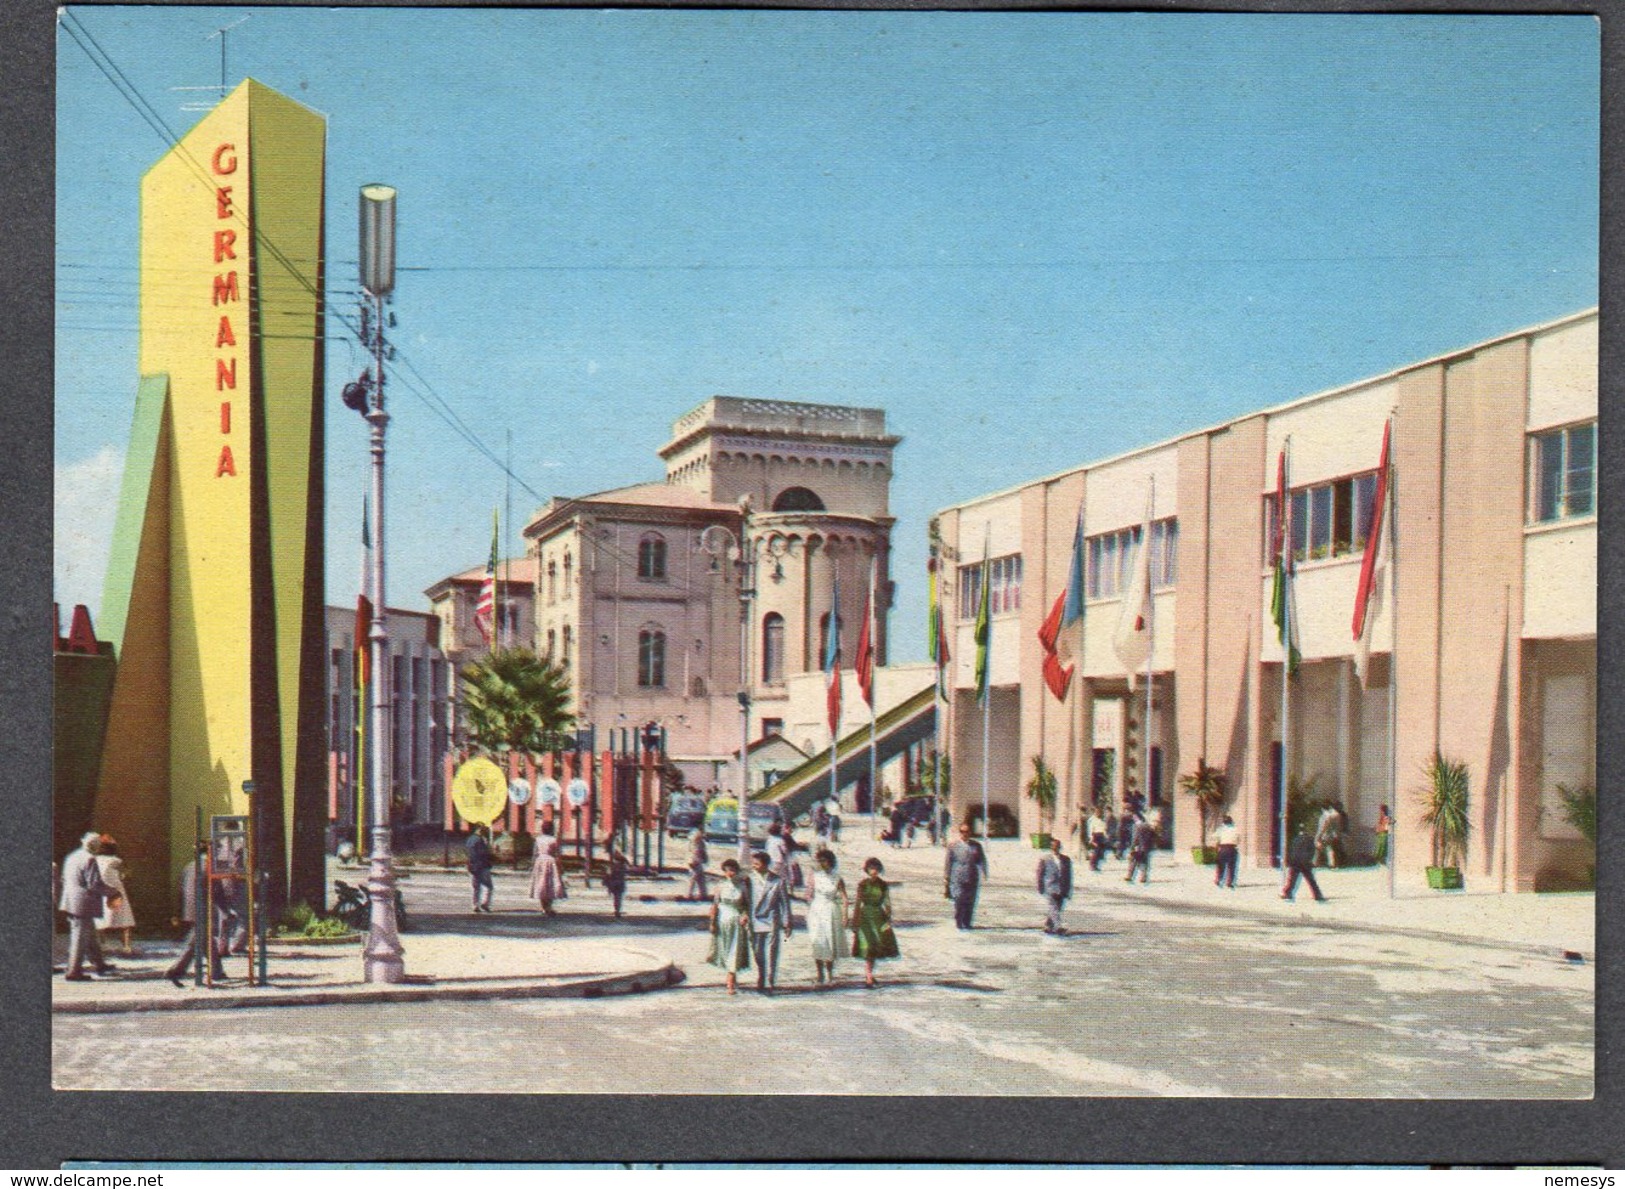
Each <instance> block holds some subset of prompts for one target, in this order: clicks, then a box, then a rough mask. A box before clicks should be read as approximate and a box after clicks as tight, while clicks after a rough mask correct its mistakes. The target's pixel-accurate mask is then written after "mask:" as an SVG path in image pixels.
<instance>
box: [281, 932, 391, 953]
mask: <svg viewBox="0 0 1625 1189" xmlns="http://www.w3.org/2000/svg"><path fill="white" fill-rule="evenodd" d="M366 939H367V935H366V934H365V933H360V932H355V933H342V934H340V935H339V936H337V937H306V936H305V935H304V934H303V933H285V934H283V935H282V936H281V937H274V936H273V937H267V938H266V939H265V944H266V945H268V946H274V947H275V948H277V949H298V948H300V947H302V946H307V945H321V946H326V945H355V944H357V943H358V942H362V941H365V940H366Z"/></svg>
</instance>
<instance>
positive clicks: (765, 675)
mask: <svg viewBox="0 0 1625 1189" xmlns="http://www.w3.org/2000/svg"><path fill="white" fill-rule="evenodd" d="M762 680H763V681H764V682H765V683H767V684H768V685H780V684H782V683H783V682H784V616H782V615H780V614H779V613H778V612H777V611H770V612H768V614H767V617H766V618H765V619H763V620H762Z"/></svg>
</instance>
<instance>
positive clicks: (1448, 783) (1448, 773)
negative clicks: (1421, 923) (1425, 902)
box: [1421, 752, 1471, 889]
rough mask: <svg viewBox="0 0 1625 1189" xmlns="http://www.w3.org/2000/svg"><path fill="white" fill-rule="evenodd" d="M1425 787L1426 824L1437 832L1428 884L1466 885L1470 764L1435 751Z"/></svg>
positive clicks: (1445, 887)
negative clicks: (1463, 871) (1464, 867)
mask: <svg viewBox="0 0 1625 1189" xmlns="http://www.w3.org/2000/svg"><path fill="white" fill-rule="evenodd" d="M1425 772H1426V775H1427V785H1426V786H1425V787H1424V788H1423V790H1422V796H1423V812H1422V819H1421V821H1422V825H1423V826H1425V827H1427V828H1428V829H1429V830H1431V831H1432V833H1433V865H1432V866H1431V867H1429V868H1428V869H1427V879H1428V887H1430V888H1441V889H1451V888H1459V887H1461V886H1462V879H1461V865H1462V864H1463V863H1464V862H1466V860H1467V836H1468V833H1469V832H1470V830H1471V823H1469V821H1468V820H1467V791H1468V785H1467V765H1466V764H1465V763H1463V762H1462V761H1460V760H1447V759H1445V758H1444V757H1443V756H1442V755H1440V754H1439V753H1437V752H1435V753H1434V755H1433V759H1432V760H1431V761H1430V762H1429V763H1428V766H1427V768H1426V770H1425Z"/></svg>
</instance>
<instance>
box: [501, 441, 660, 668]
mask: <svg viewBox="0 0 1625 1189" xmlns="http://www.w3.org/2000/svg"><path fill="white" fill-rule="evenodd" d="M503 474H504V479H503V487H504V488H505V490H504V492H503V511H504V512H505V513H506V516H507V525H508V531H509V532H510V533H511V532H513V430H512V429H510V430H508V460H507V463H506V464H505V465H504V466H503ZM508 553H509V550H508V547H507V546H506V545H504V546H502V584H501V586H500V587H499V588H498V589H499V590H505V591H506V590H511V588H510V587H509V586H508V579H509V577H510V576H511V575H510V573H509V566H508ZM496 604H497V605H496V610H497V616H498V618H499V619H500V620H501V621H502V639H503V640H504V641H505V642H506V646H507V647H509V648H512V647H513V629H512V628H511V627H509V626H508V617H507V616H506V615H503V614H502V596H501V595H498V596H497V600H496ZM683 656H684V659H687V657H688V653H687V652H686V651H685V652H684V653H683Z"/></svg>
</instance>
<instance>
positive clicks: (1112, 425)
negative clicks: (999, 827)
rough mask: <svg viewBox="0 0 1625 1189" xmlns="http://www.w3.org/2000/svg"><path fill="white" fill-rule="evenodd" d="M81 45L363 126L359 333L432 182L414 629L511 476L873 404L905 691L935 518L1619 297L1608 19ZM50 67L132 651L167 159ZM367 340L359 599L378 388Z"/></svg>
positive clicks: (75, 469) (335, 450)
mask: <svg viewBox="0 0 1625 1189" xmlns="http://www.w3.org/2000/svg"><path fill="white" fill-rule="evenodd" d="M69 12H70V13H71V20H72V21H74V22H77V24H75V25H73V26H72V28H73V29H74V31H75V32H79V33H80V34H81V36H82V37H83V38H84V39H85V40H86V41H87V43H89V44H90V45H91V47H92V48H93V49H99V51H101V52H103V53H105V55H106V57H107V58H108V59H110V60H111V62H113V63H115V64H116V66H117V70H118V72H119V73H120V74H121V75H122V76H123V77H124V78H125V79H127V80H128V81H129V83H130V85H131V86H132V87H133V88H134V89H135V91H137V92H138V93H139V94H140V95H141V97H142V98H143V99H144V100H145V101H146V102H147V103H149V104H150V105H151V106H152V107H153V108H154V109H156V111H157V112H158V113H159V115H160V116H161V117H162V119H163V122H164V123H165V124H166V125H167V126H168V128H169V130H171V131H172V132H173V133H174V134H176V135H181V134H184V132H185V131H186V129H188V128H190V127H191V126H192V124H193V123H195V122H196V120H197V119H198V118H200V114H199V113H197V112H188V111H184V110H183V105H189V104H196V103H198V102H206V101H208V100H209V99H210V98H211V97H213V96H214V95H215V93H213V92H210V91H208V90H177V88H198V87H208V86H210V85H214V84H218V83H219V81H220V72H221V62H220V38H219V37H218V36H212V37H211V35H212V34H214V33H215V31H216V30H218V29H220V28H221V27H222V26H229V25H233V24H234V23H235V22H242V23H240V24H236V25H235V27H233V28H230V29H229V31H228V32H227V33H226V35H225V40H226V72H227V81H228V82H229V83H230V84H231V85H235V84H236V83H237V82H239V81H240V80H241V79H242V78H243V77H245V76H247V77H253V78H255V79H257V80H258V81H260V82H262V83H264V84H266V85H268V86H270V87H272V88H275V89H277V90H279V91H282V92H283V93H285V94H287V95H289V96H291V97H293V98H295V99H297V100H299V101H300V102H301V103H304V104H305V105H307V106H309V107H311V108H312V109H314V110H315V111H317V112H319V113H321V114H322V115H324V116H325V117H326V118H327V120H328V141H327V195H328V197H327V220H328V244H329V254H330V259H329V262H328V263H329V267H328V270H327V277H328V286H329V291H328V299H329V302H330V303H331V304H332V305H333V306H334V307H335V308H343V307H346V306H348V305H350V303H353V302H354V301H355V291H356V290H357V288H358V284H357V281H356V280H355V277H356V248H355V243H356V230H355V224H356V194H357V191H358V189H359V188H360V187H361V186H362V185H364V184H367V183H370V182H384V183H387V184H389V185H393V186H395V187H396V188H397V189H398V190H399V195H400V196H399V200H398V218H399V226H398V245H397V252H398V260H399V266H400V272H399V276H398V282H397V287H396V293H395V300H394V310H395V314H396V317H397V326H396V328H395V330H394V332H393V334H394V342H395V343H396V345H397V348H398V356H397V362H396V365H395V369H394V370H393V371H392V372H391V375H392V377H395V378H396V380H395V381H394V382H392V394H391V414H392V417H391V423H390V429H389V454H388V458H389V479H388V482H389V509H388V510H389V514H390V524H389V528H388V536H387V558H388V565H389V591H388V593H389V602H390V604H391V605H392V606H401V607H409V608H418V609H426V607H427V600H426V599H425V598H424V596H423V594H422V592H423V590H424V589H425V588H426V587H428V586H429V585H430V584H431V583H433V582H434V581H436V580H437V579H439V578H442V577H444V576H446V575H447V574H450V573H453V572H456V571H459V570H463V569H468V568H471V567H475V566H479V565H481V564H483V562H484V560H485V557H486V554H487V552H488V550H489V542H490V531H491V530H490V524H491V510H492V508H493V507H499V506H505V504H506V500H507V477H506V476H505V474H504V472H503V469H502V468H501V466H499V465H498V463H499V462H500V461H501V460H502V459H504V458H505V457H508V456H509V452H510V450H511V458H512V467H511V469H512V472H513V474H514V476H515V481H514V483H513V485H512V503H513V508H514V510H515V513H516V519H521V518H523V517H524V516H525V515H527V514H528V513H529V512H530V511H532V510H533V509H534V508H536V507H538V506H539V505H540V504H541V503H543V502H545V500H546V499H547V498H549V497H551V496H553V495H564V496H570V495H580V494H585V493H589V492H593V491H599V490H603V489H605V488H610V487H616V486H621V485H624V484H630V483H640V482H649V481H655V480H658V479H660V478H661V477H662V476H663V473H664V471H663V467H662V464H661V462H660V460H659V459H658V458H657V457H656V455H655V450H656V449H657V448H658V447H659V446H660V445H661V444H662V443H663V442H664V441H666V440H667V439H668V437H669V436H670V429H671V423H672V422H673V421H674V420H676V419H677V418H678V417H679V416H681V415H682V414H683V413H685V412H687V411H688V410H689V409H691V408H693V407H694V406H696V405H698V404H699V403H701V402H702V401H704V400H705V399H707V398H708V397H711V396H713V395H731V396H752V397H763V398H770V399H788V400H805V401H816V402H825V403H834V404H850V405H861V406H872V407H880V408H883V409H885V410H886V414H887V419H888V425H889V427H890V428H891V429H892V431H893V432H896V433H899V434H901V435H902V436H903V438H904V441H903V444H902V445H901V446H900V447H899V448H898V450H897V453H896V474H895V479H894V482H893V486H892V514H893V515H894V516H895V517H896V518H897V524H896V527H895V529H894V537H893V540H894V548H895V556H894V570H893V575H892V576H893V578H894V579H895V580H896V581H897V583H898V602H897V606H896V608H895V610H894V612H893V619H892V624H891V632H892V641H893V648H892V659H893V660H897V661H909V660H920V659H924V653H925V645H924V623H925V558H926V531H927V526H928V523H929V520H930V517H931V516H932V514H933V513H934V512H936V511H937V510H938V509H940V508H942V507H945V506H947V505H950V504H953V503H955V502H958V501H962V500H965V499H969V498H973V497H975V496H978V495H981V494H985V493H987V492H991V491H995V490H999V489H1002V488H1006V487H1010V486H1013V485H1016V484H1018V483H1021V482H1024V481H1026V480H1029V479H1032V478H1035V477H1037V476H1040V475H1044V474H1048V473H1052V472H1055V471H1060V470H1064V469H1066V468H1068V467H1072V466H1076V465H1079V464H1082V463H1085V462H1088V461H1090V460H1092V459H1097V458H1103V457H1107V456H1110V455H1112V454H1116V453H1119V452H1121V451H1123V450H1127V449H1132V448H1135V447H1138V446H1143V445H1149V444H1151V443H1154V442H1157V441H1162V440H1165V439H1167V438H1170V437H1174V436H1176V435H1178V434H1181V433H1184V432H1187V431H1190V430H1194V429H1198V428H1201V427H1203V426H1206V425H1211V424H1213V423H1215V422H1219V421H1223V420H1225V419H1228V418H1230V417H1234V416H1237V415H1240V414H1243V413H1246V412H1249V411H1252V410H1255V409H1259V408H1263V407H1267V406H1270V405H1274V404H1279V403H1281V402H1284V401H1288V400H1292V399H1294V398H1296V397H1299V396H1303V395H1307V394H1309V393H1313V392H1317V391H1321V390H1324V389H1327V388H1332V387H1336V386H1339V385H1342V384H1346V383H1350V382H1353V381H1356V380H1359V379H1362V378H1364V377H1367V376H1371V375H1376V374H1380V373H1382V372H1385V371H1388V370H1391V369H1393V368H1395V367H1399V366H1402V365H1404V364H1407V363H1410V362H1414V361H1416V360H1420V359H1424V358H1427V357H1429V356H1432V355H1435V354H1438V353H1441V352H1444V351H1449V350H1453V349H1455V348H1458V347H1464V346H1467V345H1469V344H1471V343H1474V342H1476V341H1479V340H1482V339H1485V338H1490V337H1493V336H1495V335H1498V334H1502V333H1505V332H1508V331H1512V330H1516V329H1519V328H1521V327H1524V326H1529V325H1533V324H1536V323H1540V322H1543V321H1546V320H1549V319H1552V318H1556V317H1559V316H1562V315H1564V314H1568V313H1572V312H1574V311H1576V310H1579V309H1583V308H1585V307H1588V306H1591V305H1594V304H1596V302H1597V274H1598V138H1599V77H1598V68H1599V32H1598V26H1597V24H1596V23H1595V21H1593V20H1592V19H1591V18H1588V17H1584V16H1480V17H1469V16H1460V15H1436V16H1387V15H1383V16H1376V15H1302V14H1297V15H1284V14H1275V15H1270V14H1252V15H1248V14H1189V13H1187V14H1168V13H1162V14H1134V13H1120V14H1112V13H1006V14H989V13H920V12H853V11H845V12H840V11H831V12H767V11H761V12H749V11H697V10H668V11H580V10H572V11H561V10H552V11H548V10H536V11H525V10H494V9H461V10H455V9H448V10H432V9H423V10H410V9H342V8H332V9H316V8H302V9H275V8H232V9H215V8H164V7H141V8H134V7H131V8H123V7H105V8H104V7H97V8H70V9H69ZM245 16H246V17H247V18H248V19H247V20H246V21H245V20H243V18H244V17H245ZM57 43H58V73H57V87H58V91H57V154H56V165H57V187H58V189H57V246H58V253H57V268H56V282H57V318H56V365H57V381H56V382H57V391H56V406H57V417H56V443H55V458H56V542H57V543H56V565H55V574H54V586H55V597H56V599H57V601H58V602H59V603H62V604H63V605H64V606H71V605H72V604H74V603H86V604H87V605H89V606H90V608H91V610H92V613H93V614H95V613H96V612H98V611H99V606H100V596H101V583H102V578H103V573H104V571H105V568H106V558H107V550H108V542H109V539H110V536H111V531H112V522H113V516H114V510H115V507H116V500H117V493H118V484H119V481H120V476H121V474H122V467H123V459H124V451H125V446H126V442H127V439H128V436H129V428H130V416H131V412H132V410H133V401H134V396H135V388H136V380H137V374H136V349H137V304H136V303H137V290H136V277H137V260H138V255H137V253H138V227H137V216H138V210H137V199H138V190H139V183H140V178H141V175H142V174H143V173H144V172H145V171H146V169H147V168H148V167H149V166H150V165H151V164H152V163H153V162H154V161H156V160H157V159H158V158H159V157H160V156H161V155H162V154H163V153H164V152H165V151H166V149H167V147H168V143H167V142H166V141H165V140H164V139H163V138H162V137H161V136H160V134H159V133H158V132H156V131H154V129H153V128H152V127H150V126H149V124H148V123H147V122H146V121H144V120H143V119H142V118H141V116H140V115H139V114H138V112H137V110H136V108H135V106H133V105H132V104H131V103H130V102H128V101H127V100H126V98H124V97H123V96H122V95H121V94H120V92H119V90H118V89H116V88H115V87H114V86H113V84H112V83H111V82H110V81H109V80H108V78H107V77H106V76H105V75H104V74H103V73H102V72H101V71H100V70H99V69H98V68H97V67H96V66H95V65H94V64H93V62H92V61H91V59H90V57H89V56H87V54H86V52H85V50H84V49H82V48H81V46H80V45H79V44H78V42H76V41H75V40H74V38H73V37H72V36H70V35H69V33H68V32H67V31H66V30H65V29H64V26H63V22H62V21H60V20H59V22H58V31H57ZM330 330H331V331H332V332H333V333H332V337H331V338H330V341H329V344H328V348H327V351H328V355H327V358H328V373H329V384H330V387H331V388H332V391H331V393H329V399H328V403H327V493H328V507H327V542H328V560H327V574H326V577H327V591H328V601H329V602H331V603H335V604H351V603H353V601H354V598H355V594H356V581H357V561H358V556H359V521H360V515H361V505H362V499H363V492H364V490H365V485H366V464H367V445H366V428H365V426H364V424H363V423H362V422H361V420H360V418H358V417H357V416H355V414H353V413H351V412H349V411H348V410H346V409H344V408H343V407H342V405H341V404H340V403H339V400H338V390H339V388H340V387H342V385H343V383H344V382H346V381H347V380H349V379H351V378H353V377H354V376H355V375H356V374H359V372H360V371H361V369H362V368H363V367H364V366H365V363H366V360H365V357H364V356H363V354H362V352H361V351H360V349H359V347H358V346H357V345H356V343H355V341H354V340H353V338H349V337H347V336H346V335H345V334H344V333H343V332H342V329H341V328H340V327H339V326H337V325H336V324H333V323H330ZM447 409H450V410H452V411H453V412H454V414H455V418H456V420H458V421H460V422H461V423H462V425H463V426H464V427H466V429H467V430H469V431H470V432H471V434H472V436H473V437H474V438H476V439H477V442H478V443H479V445H480V446H481V447H483V449H481V448H477V447H476V445H475V444H471V443H470V442H468V441H467V440H465V438H464V437H463V436H461V435H459V434H458V433H457V432H455V431H454V430H453V428H452V426H451V415H450V414H448V413H447V412H446V410H447ZM510 441H511V446H510ZM493 459H495V460H496V461H493ZM504 535H505V537H506V538H507V540H506V546H507V549H506V551H507V552H509V553H511V554H517V553H519V552H520V551H521V549H522V545H521V542H520V539H519V536H518V533H517V530H515V531H514V532H512V533H511V534H509V533H507V532H506V531H505V534H504Z"/></svg>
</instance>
